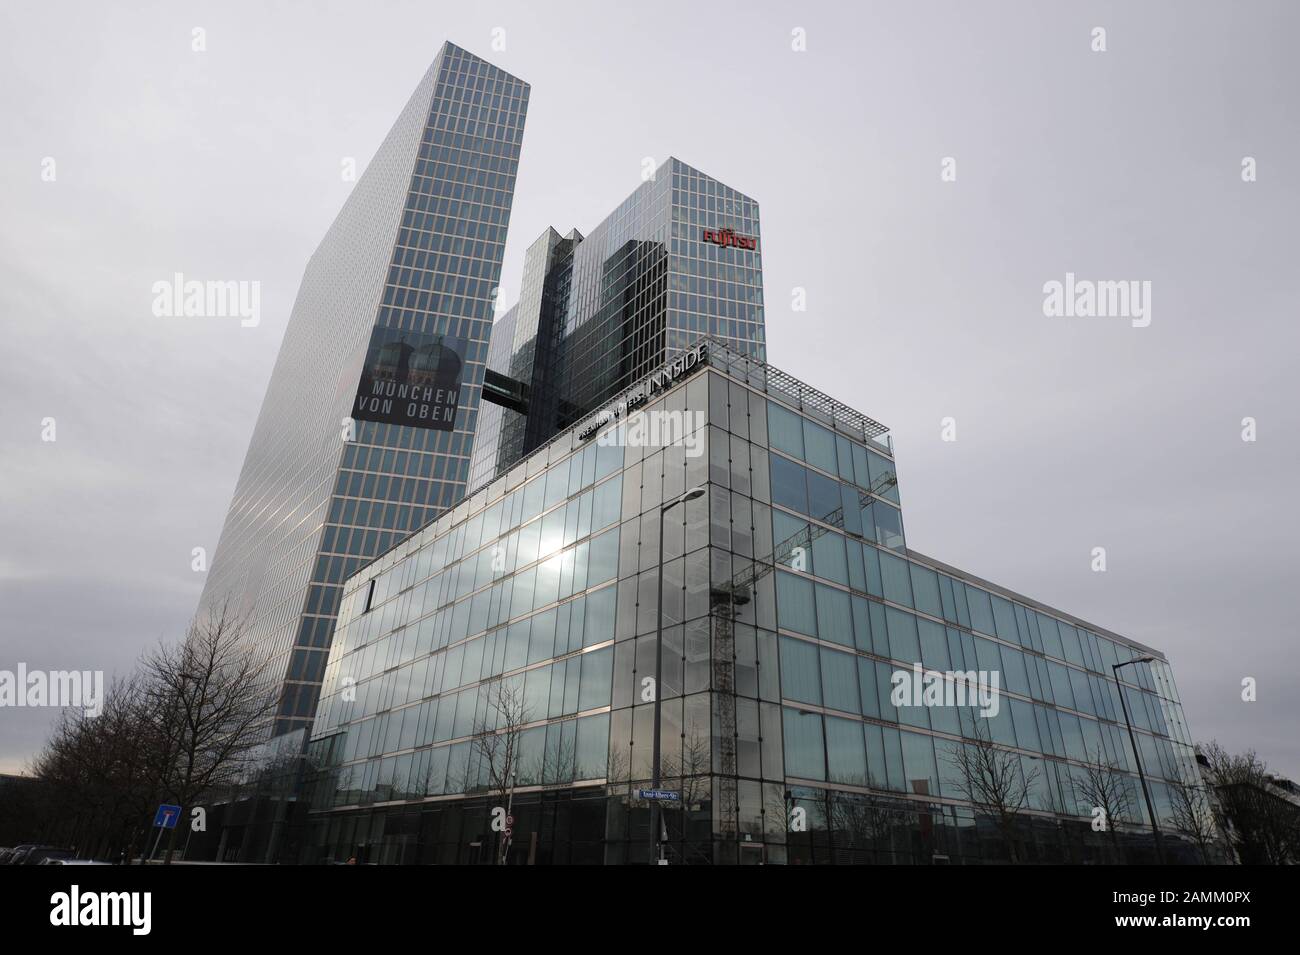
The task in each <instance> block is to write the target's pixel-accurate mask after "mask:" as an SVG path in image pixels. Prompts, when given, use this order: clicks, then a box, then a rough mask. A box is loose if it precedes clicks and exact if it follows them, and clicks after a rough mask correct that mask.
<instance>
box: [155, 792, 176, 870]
mask: <svg viewBox="0 0 1300 955" xmlns="http://www.w3.org/2000/svg"><path fill="white" fill-rule="evenodd" d="M180 817H181V807H180V806H173V805H171V804H170V803H163V804H162V805H161V806H159V807H158V811H157V812H156V813H154V814H153V826H154V828H155V829H157V830H158V838H156V839H154V841H153V851H152V852H150V853H149V860H150V861H153V857H154V856H155V855H157V854H158V843H160V842H162V834H163V832H164V831H165V830H167V829H175V828H176V822H177V820H179V819H180Z"/></svg>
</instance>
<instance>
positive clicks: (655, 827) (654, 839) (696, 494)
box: [650, 487, 704, 865]
mask: <svg viewBox="0 0 1300 955" xmlns="http://www.w3.org/2000/svg"><path fill="white" fill-rule="evenodd" d="M703 496H704V488H702V487H693V488H691V489H690V490H689V491H687V492H686V493H685V494H683V495H682V496H681V497H678V498H675V499H673V500H671V501H669V502H668V503H667V504H664V505H661V506H660V508H659V596H658V598H657V601H656V603H655V704H654V705H655V709H654V744H653V748H652V752H651V756H650V758H651V761H652V770H651V778H650V788H651V789H658V788H659V783H660V776H661V767H660V760H659V752H660V750H659V737H660V732H661V730H662V728H663V727H662V724H661V722H660V707H659V700H660V698H661V697H662V694H661V693H660V691H659V684H660V682H661V679H662V677H663V669H664V515H665V514H667V513H668V511H669V510H671V509H672V508H674V507H676V506H677V505H678V504H685V503H686V502H687V501H694V500H696V499H697V498H701V497H703ZM662 852H663V842H662V840H661V839H660V838H659V800H658V799H651V800H650V864H651V865H659V864H660V855H661V854H662Z"/></svg>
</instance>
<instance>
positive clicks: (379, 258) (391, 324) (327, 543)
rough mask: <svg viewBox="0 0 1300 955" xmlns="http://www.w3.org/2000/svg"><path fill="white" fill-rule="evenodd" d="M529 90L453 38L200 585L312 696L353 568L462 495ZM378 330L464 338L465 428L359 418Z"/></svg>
mask: <svg viewBox="0 0 1300 955" xmlns="http://www.w3.org/2000/svg"><path fill="white" fill-rule="evenodd" d="M528 96H529V88H528V85H527V84H526V83H524V82H522V81H521V80H519V79H517V78H515V77H513V76H511V75H510V74H508V73H505V72H503V71H501V70H499V69H497V68H496V67H494V66H492V65H491V64H490V63H487V62H485V61H484V60H481V59H479V58H478V57H475V56H473V55H472V54H470V53H467V52H466V51H464V50H462V49H460V48H458V47H456V46H454V45H452V44H450V43H448V44H446V45H444V46H443V47H442V49H441V51H440V52H439V53H438V55H437V57H436V58H435V60H434V62H433V64H432V66H431V67H430V68H429V70H428V72H427V73H426V74H425V76H424V78H423V80H422V81H421V82H420V85H419V86H418V87H417V89H416V90H415V92H414V94H413V95H412V96H411V99H410V101H409V102H408V103H407V105H406V107H405V109H404V110H403V111H402V113H401V115H400V117H399V118H398V120H397V122H396V123H395V124H394V126H393V128H392V131H391V132H390V133H389V134H388V136H387V138H386V139H385V140H384V143H383V144H382V145H381V146H380V148H379V151H378V152H377V153H376V155H375V157H374V158H373V160H372V161H371V163H370V165H369V166H368V168H367V169H366V171H365V173H364V175H362V177H361V178H360V179H359V180H358V182H357V184H356V186H355V187H354V189H353V192H352V194H351V195H350V196H349V198H348V200H347V201H346V203H345V204H344V206H343V208H342V210H341V211H340V212H339V215H338V217H337V218H336V219H335V221H334V223H333V224H332V225H331V226H330V229H329V231H328V233H327V234H326V236H325V238H324V240H323V241H322V242H321V244H320V246H319V248H318V249H317V250H316V252H315V253H314V254H313V256H312V258H311V261H310V262H309V263H308V266H307V269H306V273H305V274H304V276H303V281H302V286H301V288H300V290H299V293H298V297H297V300H296V301H295V303H294V308H293V312H292V315H291V317H290V321H289V324H288V327H287V329H286V332H285V336H284V341H283V343H282V345H281V348H280V353H279V357H278V359H277V361H276V365H275V370H274V372H273V374H272V377H271V381H270V384H269V386H268V388H267V393H266V398H265V399H264V401H263V405H262V410H261V413H260V415H259V417H258V421H257V426H256V428H255V430H254V433H253V437H252V440H251V441H250V444H249V449H248V453H247V456H246V458H245V461H244V466H243V470H242V472H241V473H240V477H239V482H238V484H237V486H236V489H235V494H234V499H233V501H232V503H231V506H230V512H229V514H228V516H227V518H226V522H225V526H224V529H223V531H222V535H221V540H220V543H219V546H218V548H217V552H216V555H215V559H214V562H213V566H212V570H211V573H210V574H209V577H208V581H207V584H206V587H205V589H204V594H203V598H202V601H203V603H204V604H205V605H207V604H212V603H214V602H221V601H225V600H230V601H233V603H234V604H235V605H236V606H237V607H238V608H239V609H240V610H241V611H242V612H243V613H244V614H246V615H247V617H248V619H249V622H250V636H251V638H252V639H254V640H256V641H257V643H258V644H259V645H261V646H264V647H267V648H268V649H269V650H270V651H271V652H272V654H273V655H274V657H275V659H276V672H277V674H282V675H283V681H282V692H281V698H280V704H279V710H278V715H277V719H276V723H275V726H274V730H275V732H276V733H287V732H290V731H294V730H299V731H302V730H305V728H306V727H308V726H309V725H310V722H311V717H312V715H313V712H314V710H315V705H316V700H317V695H318V692H319V686H320V680H321V677H322V675H323V673H324V669H325V661H326V656H327V654H328V651H329V647H330V641H331V638H332V635H333V630H334V621H335V615H336V612H337V610H338V605H339V598H340V596H341V592H342V588H341V584H342V582H343V581H344V580H345V579H346V578H347V577H349V576H350V575H351V574H353V573H355V572H356V571H357V569H358V568H359V567H361V566H363V565H364V564H366V563H367V562H368V561H370V560H371V559H373V558H374V557H375V556H376V555H377V554H381V553H383V552H384V551H386V550H388V549H389V548H391V547H392V546H393V544H394V543H396V542H397V541H399V540H401V539H403V538H404V537H406V536H407V535H408V534H410V533H411V531H413V530H415V529H416V528H418V527H421V526H423V525H424V524H426V523H428V522H429V521H430V520H431V519H432V518H434V517H435V516H437V515H438V514H440V513H442V512H443V511H444V510H445V509H446V508H447V507H449V506H451V505H452V504H454V503H455V502H457V501H458V500H460V498H461V497H462V496H463V494H464V492H465V489H466V486H467V480H468V476H469V455H470V449H471V446H472V438H473V434H474V431H475V428H476V426H477V418H478V414H479V403H480V390H481V387H482V381H483V371H484V362H485V360H486V358H487V348H488V339H489V333H490V329H491V322H492V294H493V291H494V290H495V288H496V287H497V283H498V280H499V277H500V269H501V257H502V253H503V250H504V246H505V239H506V228H507V225H508V222H509V218H510V208H511V202H512V197H513V191H514V186H515V174H516V170H517V166H518V159H519V149H520V143H521V140H522V136H523V127H524V117H525V113H526V111H527V107H528ZM375 328H382V329H391V330H392V331H393V333H394V336H395V337H396V336H402V335H411V336H416V335H436V336H443V337H444V338H445V339H446V340H450V341H455V342H457V343H458V345H457V346H456V349H457V352H458V356H457V357H458V359H459V363H458V364H459V368H460V378H459V385H460V388H459V392H460V393H459V401H458V410H457V411H456V415H455V421H454V428H452V429H451V430H432V429H429V428H423V427H412V426H406V425H395V424H381V423H376V422H372V421H357V422H355V431H354V432H350V431H349V428H348V423H349V421H350V416H351V413H352V410H353V407H354V398H355V396H356V395H357V389H358V379H359V376H360V374H361V370H362V362H363V359H364V358H365V355H366V351H367V346H368V343H369V342H370V339H371V334H372V330H373V329H375Z"/></svg>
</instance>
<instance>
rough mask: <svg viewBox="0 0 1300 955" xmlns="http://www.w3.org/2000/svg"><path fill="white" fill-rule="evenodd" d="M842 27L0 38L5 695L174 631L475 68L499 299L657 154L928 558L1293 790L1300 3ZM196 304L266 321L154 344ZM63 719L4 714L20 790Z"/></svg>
mask: <svg viewBox="0 0 1300 955" xmlns="http://www.w3.org/2000/svg"><path fill="white" fill-rule="evenodd" d="M855 6H858V5H855ZM848 7H849V5H848V4H843V3H838V4H816V3H814V4H810V3H807V2H797V3H795V2H790V3H777V2H768V3H743V4H742V3H726V2H719V3H708V4H704V3H699V2H682V3H678V2H660V3H655V4H651V5H645V4H610V3H595V2H593V3H565V2H559V0H556V2H552V3H535V2H534V3H521V4H518V5H515V4H499V5H494V4H486V3H465V2H461V3H436V2H419V3H398V2H385V0H375V2H370V3H355V2H348V3H342V2H340V3H310V4H309V3H276V4H264V3H251V2H250V3H228V2H223V3H212V4H201V3H196V4H189V3H183V2H167V3H157V4H130V5H127V4H122V5H108V4H102V3H92V2H85V3H60V2H47V3H41V4H23V5H22V6H21V7H19V6H18V5H14V4H7V5H5V7H4V8H3V11H2V12H0V120H2V121H3V126H2V128H3V130H4V132H3V135H0V172H2V173H3V182H4V188H3V190H0V321H3V336H4V337H3V344H2V345H0V383H2V387H0V414H2V418H0V420H2V421H3V428H0V600H2V601H3V613H2V615H0V669H10V670H12V669H14V668H16V665H17V663H18V661H22V662H25V663H26V664H27V665H28V666H29V667H31V668H41V669H63V668H78V669H102V670H105V671H107V672H108V673H110V674H111V673H113V672H119V673H120V672H124V671H126V670H128V669H129V668H130V667H131V665H132V663H133V661H134V660H135V659H136V658H137V657H138V655H139V654H140V652H141V651H142V650H144V649H145V648H147V647H149V646H150V645H152V644H154V643H155V642H156V641H158V640H159V639H160V638H174V637H176V636H178V635H179V634H180V633H181V632H182V630H183V629H184V626H185V624H186V621H187V619H188V618H189V616H190V615H191V614H192V613H193V611H194V608H195V604H196V602H197V599H198V596H199V592H200V590H201V588H202V585H203V576H202V574H200V573H195V572H194V571H192V570H191V569H190V564H191V551H192V549H193V548H195V547H206V548H207V549H208V551H209V553H211V551H212V550H213V549H215V547H216V543H217V538H218V535H219V533H220V530H221V525H222V521H223V519H224V516H225V512H226V509H227V507H228V505H229V502H230V497H231V494H232V492H233V489H234V486H235V480H236V477H237V476H238V473H239V469H240V465H241V463H242V461H243V456H244V451H245V449H246V447H247V443H248V439H249V437H250V435H251V434H252V429H253V424H254V420H255V418H256V415H257V412H258V408H259V406H260V403H261V400H262V395H263V392H264V390H265V388H266V384H267V380H268V378H269V376H270V372H271V367H272V364H273V362H274V361H275V357H276V351H277V348H278V346H279V342H280V339H281V337H282V335H283V332H284V328H285V323H286V321H287V319H288V316H289V311H290V308H291V307H292V304H293V299H294V296H295V294H296V292H297V287H298V283H299V280H300V279H301V276H302V272H303V268H304V266H305V264H306V261H307V258H308V257H309V256H310V255H311V253H312V250H313V249H314V248H315V246H316V244H317V242H319V241H320V239H321V237H322V236H323V234H324V232H325V230H326V228H327V227H328V225H329V223H330V221H331V220H332V218H333V217H334V215H335V214H336V212H337V211H338V209H339V207H340V205H341V204H342V202H343V201H344V199H345V197H346V196H347V193H348V189H349V188H350V187H351V184H350V183H348V182H345V181H343V179H342V176H341V175H340V170H341V165H342V163H343V160H344V159H345V158H346V157H355V158H356V161H357V164H358V166H359V167H363V166H364V164H365V163H366V162H367V161H368V160H369V158H370V156H371V155H372V154H373V153H374V151H375V149H376V148H377V146H378V145H379V142H380V141H381V139H382V138H383V136H384V134H385V133H386V132H387V130H388V128H389V127H390V125H391V124H392V122H393V121H394V119H395V118H396V117H397V114H398V112H399V111H400V109H401V108H402V106H403V105H404V104H405V102H406V100H407V98H408V96H409V95H410V93H411V91H412V90H413V88H414V86H415V84H416V83H417V81H418V80H419V79H420V77H421V76H422V75H423V73H424V71H425V70H426V68H427V67H428V65H429V63H430V61H431V60H432V58H433V56H434V55H435V53H436V52H437V49H438V47H439V46H440V45H441V43H442V42H443V41H444V40H448V39H450V40H452V41H453V42H455V43H457V44H459V45H461V46H463V47H465V48H466V49H468V50H470V51H472V52H474V53H476V54H478V55H480V56H484V57H486V58H488V59H490V60H491V61H493V62H494V63H496V64H498V65H499V66H501V67H502V68H504V69H506V70H508V71H510V72H512V73H514V74H516V75H517V76H520V77H522V78H523V79H525V80H527V81H528V82H529V83H531V84H532V99H531V103H530V109H529V114H528V121H527V127H526V130H525V135H524V143H523V156H522V159H521V163H520V167H519V179H518V187H517V191H516V195H515V204H514V214H513V216H512V220H511V223H510V236H509V244H508V247H507V253H506V260H505V267H504V271H503V275H502V286H503V295H504V298H505V300H506V301H512V300H513V299H514V297H515V295H516V292H517V289H518V279H519V273H520V269H521V268H522V261H523V252H524V249H525V248H526V247H527V245H528V244H529V243H530V242H531V241H532V240H533V239H534V238H536V236H537V235H538V234H540V233H541V231H542V230H543V229H544V228H545V227H546V226H548V225H550V226H554V227H555V228H557V229H559V230H560V231H561V232H567V231H568V230H569V229H570V228H574V227H576V228H578V229H580V230H582V231H584V232H586V231H588V230H590V229H591V228H592V227H593V226H594V225H596V224H597V223H598V222H599V221H600V220H601V219H602V218H603V217H604V215H605V214H606V213H608V212H609V211H610V210H611V209H612V208H613V207H614V206H615V205H616V204H617V203H618V202H619V201H620V200H621V199H622V198H623V197H624V196H625V195H626V194H627V193H628V192H630V191H631V190H632V189H633V188H635V187H636V186H637V184H638V183H639V182H640V175H641V168H642V161H643V159H644V158H645V157H653V159H654V160H655V161H656V163H657V162H659V161H662V159H663V158H664V157H665V156H667V155H670V154H672V155H676V156H678V157H680V158H681V159H682V160H684V161H685V162H687V163H690V164H691V165H694V166H696V167H698V168H699V169H702V170H704V171H705V172H707V173H709V174H710V175H713V176H715V177H717V178H719V179H721V180H723V181H724V182H726V183H728V184H730V185H732V186H734V187H735V188H737V189H740V190H741V191H743V192H745V193H747V194H748V195H751V196H753V197H754V198H756V199H757V200H758V201H759V203H760V206H761V210H762V225H763V230H762V239H763V264H764V267H765V273H766V274H765V281H766V295H767V314H766V319H767V338H768V343H769V346H768V357H769V360H770V361H771V362H772V363H773V364H774V365H777V366H778V367H780V368H782V369H784V370H786V371H789V372H791V373H792V374H794V375H796V376H798V377H800V378H803V379H806V380H808V381H809V382H810V383H813V384H815V385H817V386H818V387H820V388H822V389H823V390H824V391H827V392H829V393H830V394H831V395H833V396H834V397H836V398H839V399H841V400H842V401H844V402H846V403H847V404H849V405H851V406H853V407H855V408H857V409H860V410H861V411H863V412H865V413H867V414H869V415H871V416H872V417H875V418H877V419H879V420H881V421H883V422H885V423H886V424H888V425H889V426H890V427H891V429H892V431H893V435H894V440H895V443H896V448H897V452H898V461H899V481H900V489H901V492H902V499H903V504H904V519H905V521H906V529H907V536H908V541H909V543H910V544H911V545H912V546H914V547H915V548H917V549H918V550H920V551H923V552H925V553H927V554H929V555H931V556H933V557H937V558H939V559H940V560H943V561H946V562H948V563H951V564H955V565H957V566H959V567H961V568H963V569H965V570H968V571H969V572H971V573H974V574H977V575H979V576H982V577H985V578H986V579H989V580H992V581H995V582H998V583H1000V584H1002V585H1004V586H1006V587H1009V588H1011V589H1013V590H1016V591H1019V592H1021V593H1023V594H1027V595H1029V596H1032V597H1034V598H1037V599H1039V600H1041V601H1043V602H1045V603H1048V604H1051V605H1053V606H1056V607H1059V608H1061V609H1062V610H1065V611H1067V612H1069V613H1072V614H1075V615H1077V616H1080V617H1082V618H1084V619H1086V620H1090V621H1092V622H1094V623H1096V624H1097V625H1099V626H1103V627H1106V628H1109V629H1111V630H1115V631H1117V632H1119V633H1122V634H1126V635H1128V636H1130V637H1132V638H1134V639H1136V640H1139V641H1141V642H1143V643H1146V644H1149V645H1152V646H1155V647H1158V648H1159V649H1161V650H1163V651H1164V652H1165V653H1166V654H1167V655H1168V657H1169V659H1170V661H1171V663H1172V665H1173V669H1174V674H1175V676H1176V678H1177V681H1178V686H1179V689H1180V691H1181V694H1182V698H1183V702H1184V705H1185V707H1186V711H1187V717H1188V721H1189V723H1190V726H1191V730H1192V734H1193V736H1194V737H1195V738H1196V739H1197V740H1208V739H1211V738H1217V739H1218V740H1219V741H1220V742H1222V743H1224V744H1225V745H1226V746H1228V747H1230V748H1232V749H1244V748H1247V747H1254V748H1256V749H1257V750H1258V751H1259V753H1260V755H1261V756H1262V757H1263V758H1264V759H1265V760H1267V761H1268V763H1269V764H1270V765H1271V766H1272V767H1273V768H1275V769H1276V770H1278V771H1281V772H1283V773H1286V774H1289V775H1291V776H1292V777H1293V778H1300V733H1297V727H1298V724H1300V719H1298V717H1300V700H1297V698H1296V688H1297V686H1300V651H1298V650H1297V648H1296V625H1295V621H1296V617H1297V614H1296V608H1295V604H1296V592H1297V586H1296V580H1295V577H1296V571H1297V559H1296V540H1297V532H1298V531H1300V526H1298V525H1300V521H1298V520H1297V497H1296V495H1297V483H1298V482H1297V471H1298V468H1297V464H1298V463H1300V462H1298V460H1297V459H1298V457H1300V455H1297V451H1296V442H1297V438H1298V437H1300V435H1298V434H1297V431H1298V427H1297V425H1298V424H1300V420H1298V419H1300V412H1297V409H1296V397H1297V391H1298V389H1297V386H1296V381H1295V371H1296V365H1297V354H1298V353H1300V333H1297V331H1296V315H1297V308H1296V289H1295V284H1296V283H1295V276H1296V275H1297V268H1296V262H1295V260H1296V242H1295V229H1296V223H1297V219H1298V218H1300V216H1298V213H1300V201H1298V197H1300V189H1298V188H1297V181H1298V180H1300V134H1298V132H1297V131H1298V129H1300V115H1298V103H1300V65H1298V58H1297V57H1296V56H1295V51H1294V42H1295V37H1296V36H1297V35H1298V34H1300V12H1298V11H1300V8H1297V6H1296V5H1295V4H1288V3H1276V4H1270V3H1256V2H1245V3H1228V2H1222V3H1186V2H1184V3H1154V2H1147V3H1141V4H1133V3H1115V4H1104V3H1068V4H1067V3H1052V4H1043V3H1030V2H1025V3H1009V2H999V3H974V2H952V3H906V4H902V3H880V4H869V5H863V6H861V7H860V9H855V10H849V9H848ZM196 27H199V28H202V29H203V30H204V31H206V46H207V49H206V51H204V52H195V51H193V50H192V48H191V47H192V30H193V29H194V28H196ZM1096 27H1103V28H1104V29H1105V31H1106V34H1105V45H1106V50H1105V52H1094V51H1093V49H1092V47H1093V45H1094V42H1095V41H1094V35H1093V30H1094V28H1096ZM497 28H500V29H502V30H504V39H505V49H504V50H494V48H493V38H494V33H493V31H494V29H497ZM796 28H802V29H803V30H804V31H806V50H804V51H802V52H797V51H795V50H793V49H792V31H793V30H795V29H796ZM501 35H502V34H500V33H498V34H496V36H498V37H499V36H501ZM47 157H49V158H52V159H53V160H54V165H53V169H54V172H55V178H54V180H53V181H45V180H43V178H42V172H43V170H44V169H48V168H50V167H49V165H48V163H45V160H46V158H47ZM945 157H952V158H954V159H955V161H956V162H955V169H956V180H955V181H943V180H942V178H941V163H942V161H943V160H944V158H945ZM1244 157H1254V159H1255V161H1256V169H1257V179H1256V181H1254V182H1245V181H1243V178H1242V162H1243V158H1244ZM43 164H44V165H43ZM174 272H183V273H184V274H186V275H187V276H189V277H192V278H199V279H220V280H248V281H258V282H260V283H261V313H262V315H261V323H260V324H259V325H258V326H257V327H255V328H243V327H241V326H240V323H239V321H238V319H231V318H225V319H222V318H210V319H199V318H189V319H185V318H181V319H167V318H156V317H154V315H153V314H152V312H151V308H150V306H151V301H152V292H151V286H152V285H153V283H154V282H156V281H159V280H165V279H168V278H170V276H171V275H172V274H173V273H174ZM1067 272H1073V273H1075V275H1076V276H1077V277H1078V278H1079V279H1090V280H1137V281H1139V282H1141V281H1149V282H1150V283H1151V300H1150V307H1151V311H1150V324H1149V325H1148V326H1147V327H1145V328H1141V327H1134V323H1133V322H1132V321H1130V320H1129V319H1127V318H1123V317H1109V318H1085V317H1078V316H1074V317H1047V316H1045V315H1044V292H1043V287H1044V283H1047V282H1050V281H1053V280H1055V281H1062V282H1063V281H1064V280H1065V275H1066V273H1067ZM795 288H802V289H805V290H806V296H807V311H806V312H795V311H793V310H792V304H791V303H792V289H795ZM1247 416H1250V417H1254V418H1255V419H1256V420H1257V422H1258V435H1257V440H1256V441H1254V442H1245V441H1243V440H1242V436H1241V435H1242V419H1243V418H1244V417H1247ZM47 417H53V418H54V419H55V421H56V428H57V431H56V436H57V440H55V441H54V442H46V441H42V440H41V432H42V424H41V423H42V419H44V418H47ZM946 417H951V418H953V419H955V425H956V437H957V440H956V441H952V442H946V441H944V440H942V436H941V421H942V419H944V418H946ZM1096 547H1104V548H1105V549H1106V561H1107V569H1106V570H1105V572H1104V573H1098V572H1094V571H1093V570H1092V569H1091V564H1092V551H1093V548H1096ZM1246 677H1253V678H1255V679H1256V680H1257V681H1258V701H1257V702H1253V703H1246V702H1243V701H1242V699H1241V681H1242V680H1243V679H1244V678H1246ZM52 718H53V713H52V711H49V710H0V770H3V771H13V770H17V769H19V768H21V767H22V766H24V765H25V764H26V762H27V760H28V759H29V758H30V757H31V756H32V755H33V754H34V753H35V752H36V750H37V749H38V748H39V746H40V744H41V742H42V740H43V738H44V735H45V732H46V730H47V728H48V725H49V723H50V721H51V719H52Z"/></svg>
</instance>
